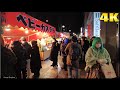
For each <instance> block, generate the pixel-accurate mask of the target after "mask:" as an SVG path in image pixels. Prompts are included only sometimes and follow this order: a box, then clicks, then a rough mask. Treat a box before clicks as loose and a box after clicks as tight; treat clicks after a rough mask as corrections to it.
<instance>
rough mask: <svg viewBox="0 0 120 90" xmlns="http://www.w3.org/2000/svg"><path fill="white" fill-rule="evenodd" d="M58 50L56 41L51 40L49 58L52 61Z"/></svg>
mask: <svg viewBox="0 0 120 90" xmlns="http://www.w3.org/2000/svg"><path fill="white" fill-rule="evenodd" d="M59 50H60V47H59V44H58V42H57V41H56V42H53V44H52V48H51V53H50V60H51V61H53V60H54V58H56V57H58V51H59Z"/></svg>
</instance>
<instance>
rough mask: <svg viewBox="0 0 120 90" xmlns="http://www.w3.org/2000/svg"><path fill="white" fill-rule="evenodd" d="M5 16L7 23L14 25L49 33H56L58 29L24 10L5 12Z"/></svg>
mask: <svg viewBox="0 0 120 90" xmlns="http://www.w3.org/2000/svg"><path fill="white" fill-rule="evenodd" d="M4 17H5V19H6V21H5V24H6V25H8V24H10V25H12V26H18V27H24V28H28V29H32V30H38V31H42V32H49V33H55V31H56V28H55V27H53V26H51V25H49V24H47V23H44V22H42V21H40V20H37V19H36V18H33V17H31V16H29V15H27V14H25V13H24V12H5V15H4Z"/></svg>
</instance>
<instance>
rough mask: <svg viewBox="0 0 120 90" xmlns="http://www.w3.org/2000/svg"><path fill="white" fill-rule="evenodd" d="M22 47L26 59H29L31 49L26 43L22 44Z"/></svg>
mask: <svg viewBox="0 0 120 90" xmlns="http://www.w3.org/2000/svg"><path fill="white" fill-rule="evenodd" d="M22 45H23V47H24V48H25V50H26V58H27V59H30V54H31V50H32V47H31V46H30V45H29V44H28V42H24V43H22Z"/></svg>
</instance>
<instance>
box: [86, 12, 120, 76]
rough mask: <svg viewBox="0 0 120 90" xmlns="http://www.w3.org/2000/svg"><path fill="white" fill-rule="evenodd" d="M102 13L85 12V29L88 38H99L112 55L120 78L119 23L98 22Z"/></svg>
mask: <svg viewBox="0 0 120 90" xmlns="http://www.w3.org/2000/svg"><path fill="white" fill-rule="evenodd" d="M101 13H102V12H85V19H84V28H85V29H87V30H86V31H85V33H87V36H88V37H92V36H98V37H101V38H102V40H103V44H104V47H105V48H106V49H107V50H108V52H109V53H110V56H111V59H112V63H113V66H114V68H115V72H116V74H117V76H118V77H119V76H120V61H119V23H116V22H112V23H111V22H107V23H106V22H104V21H100V20H98V19H99V18H100V16H101Z"/></svg>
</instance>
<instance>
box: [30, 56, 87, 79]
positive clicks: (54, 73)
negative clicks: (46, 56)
mask: <svg viewBox="0 0 120 90" xmlns="http://www.w3.org/2000/svg"><path fill="white" fill-rule="evenodd" d="M51 64H52V61H50V60H45V61H42V69H41V70H40V77H39V78H40V79H65V78H68V73H67V71H65V70H64V69H62V66H63V62H62V56H60V55H59V56H58V67H57V68H54V67H52V66H51ZM72 72H73V76H74V75H75V72H74V70H72ZM32 76H33V73H31V74H30V78H32ZM79 78H82V79H83V78H85V71H84V65H82V64H81V65H80V69H79Z"/></svg>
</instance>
